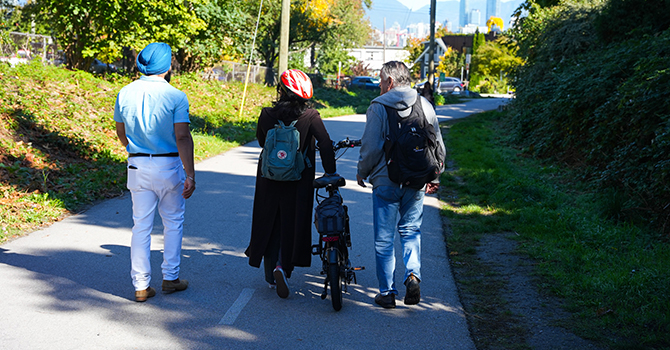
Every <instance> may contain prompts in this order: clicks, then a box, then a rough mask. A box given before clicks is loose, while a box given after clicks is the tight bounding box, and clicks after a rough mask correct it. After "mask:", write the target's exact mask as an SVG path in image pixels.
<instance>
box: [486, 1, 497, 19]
mask: <svg viewBox="0 0 670 350" xmlns="http://www.w3.org/2000/svg"><path fill="white" fill-rule="evenodd" d="M491 16H494V17H500V0H486V20H487V21H488V20H489V18H491Z"/></svg>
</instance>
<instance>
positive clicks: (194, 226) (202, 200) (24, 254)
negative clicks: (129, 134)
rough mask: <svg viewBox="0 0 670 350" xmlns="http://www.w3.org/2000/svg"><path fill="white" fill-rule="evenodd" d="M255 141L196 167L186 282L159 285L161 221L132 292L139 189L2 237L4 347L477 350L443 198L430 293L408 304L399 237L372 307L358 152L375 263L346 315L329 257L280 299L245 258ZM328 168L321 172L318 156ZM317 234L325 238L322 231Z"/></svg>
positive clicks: (354, 224) (430, 223)
mask: <svg viewBox="0 0 670 350" xmlns="http://www.w3.org/2000/svg"><path fill="white" fill-rule="evenodd" d="M505 102H506V99H500V98H497V99H481V100H473V101H471V102H468V103H464V104H459V105H450V106H439V107H438V108H437V112H438V114H439V115H440V120H441V121H444V120H448V119H455V118H462V117H465V116H468V115H470V114H473V113H479V112H482V111H484V110H491V109H495V108H497V106H498V105H500V104H501V103H505ZM325 123H326V127H327V129H328V131H329V133H330V135H331V138H332V139H334V140H339V139H342V138H345V137H349V138H360V136H361V135H362V132H363V128H364V124H365V116H364V115H354V116H345V117H338V118H331V119H327V120H325ZM259 153H260V148H259V147H258V143H257V142H252V143H250V144H247V145H244V146H241V147H238V148H235V149H233V150H230V151H228V152H226V153H224V154H221V155H218V156H216V157H212V158H210V159H208V160H206V161H203V162H201V163H199V164H197V165H196V171H197V176H196V180H197V190H196V192H195V194H194V195H193V197H192V198H191V199H189V200H188V201H187V209H186V221H185V224H184V240H183V250H182V254H183V259H182V265H181V276H180V277H181V278H185V279H188V280H189V281H190V285H189V288H188V289H187V290H186V291H183V292H178V293H174V294H169V295H164V294H162V293H160V283H161V278H162V277H161V272H160V263H161V261H162V244H163V242H162V224H161V223H160V219H159V217H158V215H157V216H156V224H155V227H154V232H153V238H152V240H153V241H152V254H151V263H152V268H153V272H152V278H153V279H152V282H151V285H152V286H153V287H154V288H156V289H157V290H158V291H159V293H158V295H157V296H155V297H154V298H151V299H149V300H148V301H147V302H145V303H137V302H135V301H134V290H133V287H132V284H131V281H130V246H129V244H130V228H131V226H132V216H131V200H130V195H129V194H125V195H123V196H121V197H118V198H115V199H111V200H107V201H104V202H102V203H100V204H98V205H96V206H94V207H92V208H90V209H89V210H87V211H86V212H84V213H81V214H78V215H74V216H70V217H68V218H66V219H64V220H62V221H60V222H57V223H55V224H53V225H51V226H49V227H47V228H44V229H42V230H39V231H36V232H33V233H31V234H30V235H27V236H25V237H23V238H20V239H17V240H14V241H12V242H9V243H7V244H4V245H3V246H0V281H2V288H0V300H1V301H0V309H1V310H2V314H1V316H0V349H314V348H320V349H400V348H413V349H474V348H475V347H474V344H473V342H472V340H471V338H470V334H469V331H468V326H467V322H466V319H465V317H464V314H463V310H462V307H461V304H460V301H459V299H458V295H457V291H456V287H455V284H454V280H453V277H452V273H451V270H450V266H449V262H448V257H447V254H446V248H445V243H444V239H443V230H442V221H441V218H440V216H439V208H440V202H439V201H438V200H437V198H436V197H435V196H426V199H425V211H424V221H423V225H422V233H423V235H422V249H423V250H422V275H423V281H422V282H421V294H422V299H421V303H420V304H419V305H416V306H405V305H404V304H403V302H402V298H403V297H404V293H405V288H404V286H403V285H402V282H403V281H402V280H400V279H401V278H402V272H403V271H404V267H403V265H402V257H401V251H400V249H399V243H398V242H397V239H396V253H397V264H398V265H397V266H398V267H397V269H398V273H397V276H396V284H397V285H398V287H399V288H398V289H399V291H400V295H399V298H398V300H397V303H398V307H397V308H396V309H389V310H387V309H383V308H381V307H379V306H377V305H376V304H374V301H373V298H374V296H375V294H376V293H377V291H378V290H377V278H376V275H375V262H374V250H373V233H372V210H371V208H372V199H371V187H370V186H369V187H367V188H361V187H359V186H358V185H356V180H355V174H356V162H357V159H358V151H357V149H351V150H348V151H347V153H345V154H344V156H342V157H341V158H340V159H339V160H338V163H337V165H338V172H339V173H340V174H341V175H343V176H344V177H345V178H346V179H347V186H346V187H344V188H343V189H342V195H343V197H344V199H345V204H346V205H348V206H349V213H350V217H351V231H352V248H351V250H350V258H351V260H352V263H353V264H354V265H357V266H365V267H366V270H363V271H360V272H358V274H357V282H358V284H352V285H350V286H349V288H348V291H347V292H346V294H345V295H344V298H343V299H344V301H343V308H342V310H341V311H339V312H336V311H334V310H333V308H332V306H331V302H330V296H328V298H326V299H325V300H322V299H321V297H320V295H321V293H322V291H323V276H321V275H320V274H319V272H320V271H321V262H320V260H319V258H318V257H316V256H314V257H313V259H312V266H311V267H309V268H296V270H295V271H294V273H293V277H292V278H291V279H290V280H289V286H290V289H291V293H290V296H289V298H288V299H280V298H279V297H277V295H276V292H275V291H274V290H271V289H269V288H268V286H267V284H266V283H265V282H264V279H263V271H262V269H256V268H253V267H251V266H249V265H248V260H247V259H246V257H245V256H244V250H245V249H246V246H247V244H248V242H249V235H250V228H251V210H252V203H253V192H254V175H255V169H256V163H257V159H258V154H259ZM317 164H318V165H317V174H318V173H319V172H321V171H322V168H321V165H320V162H319V161H318V160H317ZM313 236H314V239H313V241H314V242H316V237H317V236H316V234H314V235H313Z"/></svg>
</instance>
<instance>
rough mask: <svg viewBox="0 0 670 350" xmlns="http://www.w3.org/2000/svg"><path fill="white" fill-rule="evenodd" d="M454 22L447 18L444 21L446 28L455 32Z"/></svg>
mask: <svg viewBox="0 0 670 350" xmlns="http://www.w3.org/2000/svg"><path fill="white" fill-rule="evenodd" d="M452 25H453V23H451V21H450V20H449V19H446V20H445V21H444V28H446V29H447V30H448V31H450V32H453V31H454V30H453V29H452Z"/></svg>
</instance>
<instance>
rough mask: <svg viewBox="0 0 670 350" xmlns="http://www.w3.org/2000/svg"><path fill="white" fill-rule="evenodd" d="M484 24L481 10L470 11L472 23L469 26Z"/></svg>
mask: <svg viewBox="0 0 670 350" xmlns="http://www.w3.org/2000/svg"><path fill="white" fill-rule="evenodd" d="M481 23H482V13H481V12H479V10H477V9H474V10H472V11H470V22H468V23H467V24H474V25H477V26H479V25H480V24H481Z"/></svg>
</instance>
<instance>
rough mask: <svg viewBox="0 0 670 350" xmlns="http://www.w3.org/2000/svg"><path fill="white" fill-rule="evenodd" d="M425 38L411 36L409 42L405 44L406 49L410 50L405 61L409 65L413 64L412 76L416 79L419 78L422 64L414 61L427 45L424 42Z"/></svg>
mask: <svg viewBox="0 0 670 350" xmlns="http://www.w3.org/2000/svg"><path fill="white" fill-rule="evenodd" d="M423 42H424V39H421V38H410V39H409V40H407V44H406V45H405V48H404V49H405V50H407V51H408V52H409V56H407V58H406V59H405V63H407V65H408V66H411V67H412V68H410V73H411V74H412V77H413V78H415V79H418V78H419V75H420V73H421V72H420V69H421V65H420V64H418V62H417V64H414V61H416V60H417V59H418V58H419V57H420V56H421V54H422V53H423V51H424V50H425V46H424V44H423Z"/></svg>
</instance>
